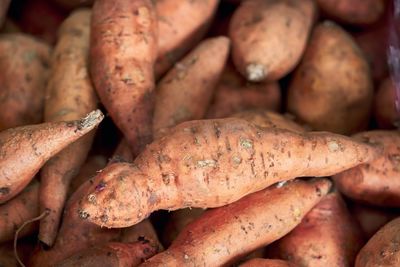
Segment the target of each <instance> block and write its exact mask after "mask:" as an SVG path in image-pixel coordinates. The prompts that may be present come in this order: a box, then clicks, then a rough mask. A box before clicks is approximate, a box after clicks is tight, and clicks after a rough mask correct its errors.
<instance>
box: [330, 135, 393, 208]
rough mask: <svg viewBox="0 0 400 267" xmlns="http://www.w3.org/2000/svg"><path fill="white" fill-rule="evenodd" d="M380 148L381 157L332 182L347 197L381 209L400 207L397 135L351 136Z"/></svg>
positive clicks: (346, 172) (348, 171) (347, 171)
mask: <svg viewBox="0 0 400 267" xmlns="http://www.w3.org/2000/svg"><path fill="white" fill-rule="evenodd" d="M353 137H354V138H355V139H358V140H360V141H367V142H369V143H375V144H379V145H381V146H383V148H384V151H383V152H384V153H383V154H382V156H381V157H379V158H377V159H376V160H374V161H370V162H368V163H365V164H362V165H360V166H357V167H354V168H352V169H349V170H346V171H344V172H342V173H338V174H336V175H335V176H334V177H333V179H334V180H335V182H336V185H337V187H338V189H339V190H340V191H341V192H342V193H343V194H345V195H346V196H348V197H350V198H352V199H355V200H358V201H362V202H365V203H369V204H372V205H378V206H384V207H400V131H397V130H393V131H384V130H375V131H369V132H363V133H358V134H356V135H354V136H353Z"/></svg>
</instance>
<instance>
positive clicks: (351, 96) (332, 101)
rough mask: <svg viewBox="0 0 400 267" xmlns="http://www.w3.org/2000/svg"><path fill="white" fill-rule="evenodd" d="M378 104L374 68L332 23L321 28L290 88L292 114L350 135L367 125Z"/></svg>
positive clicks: (344, 33)
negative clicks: (376, 101)
mask: <svg viewBox="0 0 400 267" xmlns="http://www.w3.org/2000/svg"><path fill="white" fill-rule="evenodd" d="M332 77H335V78H334V79H332ZM372 99H373V85H372V79H371V75H370V69H369V65H368V63H367V61H366V60H365V58H364V56H363V54H362V53H361V51H360V49H359V48H358V47H357V45H356V44H355V42H354V41H353V40H352V38H351V36H350V35H349V34H347V33H346V32H345V31H344V30H343V29H342V28H341V27H339V26H338V25H336V24H334V23H333V22H330V21H325V22H323V23H321V24H319V25H318V26H316V27H315V29H314V32H313V34H312V35H311V39H310V43H309V46H308V47H307V49H306V52H305V54H304V57H303V59H302V62H301V63H300V66H299V67H298V68H297V70H296V71H295V72H294V77H293V79H292V81H291V84H290V86H289V90H288V99H287V110H288V111H289V112H290V113H292V114H294V115H295V116H296V117H297V118H298V119H299V121H302V122H304V123H307V124H308V125H310V126H311V128H313V129H314V130H323V131H330V132H335V133H341V134H350V133H355V132H357V131H360V130H362V129H364V128H365V127H366V126H367V124H368V119H369V115H370V109H371V107H372Z"/></svg>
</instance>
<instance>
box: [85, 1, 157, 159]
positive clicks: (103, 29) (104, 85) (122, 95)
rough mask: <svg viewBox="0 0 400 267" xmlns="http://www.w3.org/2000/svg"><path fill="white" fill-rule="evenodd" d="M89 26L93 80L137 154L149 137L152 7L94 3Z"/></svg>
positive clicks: (153, 56) (138, 3)
mask: <svg viewBox="0 0 400 267" xmlns="http://www.w3.org/2000/svg"><path fill="white" fill-rule="evenodd" d="M91 23H92V24H91V32H90V36H91V37H90V73H91V77H92V81H93V83H94V86H95V88H96V91H97V93H98V95H99V97H100V99H101V102H102V103H103V105H104V106H105V108H106V109H107V111H108V112H109V113H110V116H111V118H112V119H113V121H114V122H115V124H116V125H117V126H118V128H119V129H120V130H121V131H122V132H123V134H124V136H125V138H126V139H127V141H128V143H129V145H130V146H131V149H132V153H133V154H134V155H135V156H136V155H137V154H138V153H139V152H140V151H141V150H142V149H143V148H144V146H145V145H146V144H147V143H149V142H150V141H151V139H152V113H153V106H154V99H153V89H154V74H153V65H154V61H155V59H156V56H157V20H156V14H155V10H154V7H153V5H152V3H151V1H150V0H137V1H131V0H119V1H109V0H97V1H96V2H95V4H94V6H93V11H92V22H91Z"/></svg>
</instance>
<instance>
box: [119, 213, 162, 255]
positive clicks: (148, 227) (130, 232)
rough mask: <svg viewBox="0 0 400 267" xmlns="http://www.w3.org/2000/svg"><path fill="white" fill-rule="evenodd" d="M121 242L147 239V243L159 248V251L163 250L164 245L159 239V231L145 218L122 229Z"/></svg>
mask: <svg viewBox="0 0 400 267" xmlns="http://www.w3.org/2000/svg"><path fill="white" fill-rule="evenodd" d="M119 240H120V242H123V243H129V242H136V241H140V240H146V241H147V243H149V244H151V245H152V246H153V247H155V248H157V251H158V252H160V251H163V250H164V247H163V245H162V244H161V243H160V241H159V240H158V236H157V233H156V231H155V229H154V227H153V225H152V224H151V222H150V220H149V219H146V220H143V221H141V222H140V223H138V224H135V225H132V226H130V227H128V228H124V229H122V233H121V237H120V238H119Z"/></svg>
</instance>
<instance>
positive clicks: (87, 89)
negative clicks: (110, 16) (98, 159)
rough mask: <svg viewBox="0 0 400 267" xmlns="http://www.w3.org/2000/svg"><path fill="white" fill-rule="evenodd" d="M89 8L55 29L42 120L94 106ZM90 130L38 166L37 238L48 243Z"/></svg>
mask: <svg viewBox="0 0 400 267" xmlns="http://www.w3.org/2000/svg"><path fill="white" fill-rule="evenodd" d="M90 16H91V12H90V10H89V9H80V10H77V11H74V12H73V13H72V14H71V15H70V16H69V17H68V18H67V19H66V20H65V21H64V22H63V24H61V26H60V29H59V38H58V42H57V45H56V47H55V49H54V52H53V59H52V67H51V75H50V79H49V82H48V84H47V89H46V100H45V113H44V120H45V121H46V122H55V121H66V120H75V119H79V118H80V117H82V116H84V115H85V114H87V113H88V112H90V111H91V110H93V109H95V108H96V106H97V98H96V95H95V91H94V88H93V87H92V84H91V81H90V77H89V70H88V54H89V31H90ZM93 137H94V132H91V133H90V134H88V135H86V136H85V137H82V138H81V139H80V140H78V141H76V142H74V143H73V144H71V145H70V146H68V147H67V148H66V149H64V150H62V151H61V152H60V153H59V154H57V155H56V156H54V157H53V158H51V159H50V160H49V161H48V162H47V163H46V165H44V166H43V168H42V170H41V181H42V182H41V188H40V209H41V212H43V211H45V210H48V211H49V212H50V213H49V215H48V216H46V217H45V218H43V219H42V220H41V221H40V228H39V240H40V241H42V242H43V243H45V244H46V245H47V246H52V245H53V243H54V240H55V238H56V235H57V231H58V228H59V224H60V217H61V215H62V210H63V207H64V203H65V201H66V198H67V192H68V187H69V185H70V182H71V180H72V179H73V178H74V177H75V176H76V175H77V174H78V172H79V169H80V167H81V165H82V164H83V163H84V162H85V159H86V156H87V154H88V152H89V149H90V147H91V145H92V141H93Z"/></svg>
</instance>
